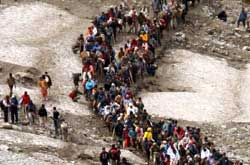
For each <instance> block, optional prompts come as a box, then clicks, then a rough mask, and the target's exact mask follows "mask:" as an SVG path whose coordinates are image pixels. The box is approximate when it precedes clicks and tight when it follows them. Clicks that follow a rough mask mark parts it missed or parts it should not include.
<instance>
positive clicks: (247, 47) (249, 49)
mask: <svg viewBox="0 0 250 165" xmlns="http://www.w3.org/2000/svg"><path fill="white" fill-rule="evenodd" d="M242 50H244V51H250V47H249V46H244V47H243V48H242Z"/></svg>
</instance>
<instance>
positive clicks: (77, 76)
mask: <svg viewBox="0 0 250 165" xmlns="http://www.w3.org/2000/svg"><path fill="white" fill-rule="evenodd" d="M81 76H82V74H81V73H73V83H74V85H75V88H76V89H78V87H79V81H80V77H81Z"/></svg>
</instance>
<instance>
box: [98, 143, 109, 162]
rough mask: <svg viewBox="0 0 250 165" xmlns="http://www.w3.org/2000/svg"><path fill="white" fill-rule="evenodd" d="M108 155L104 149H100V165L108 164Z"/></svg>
mask: <svg viewBox="0 0 250 165" xmlns="http://www.w3.org/2000/svg"><path fill="white" fill-rule="evenodd" d="M109 159H110V158H109V153H108V152H107V151H106V149H105V147H103V148H102V152H101V154H100V162H101V164H102V165H108V162H109Z"/></svg>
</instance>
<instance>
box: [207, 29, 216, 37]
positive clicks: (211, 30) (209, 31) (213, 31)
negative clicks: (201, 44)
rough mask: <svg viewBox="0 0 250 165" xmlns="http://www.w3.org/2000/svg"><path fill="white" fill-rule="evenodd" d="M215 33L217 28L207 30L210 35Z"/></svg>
mask: <svg viewBox="0 0 250 165" xmlns="http://www.w3.org/2000/svg"><path fill="white" fill-rule="evenodd" d="M215 33H216V29H215V28H213V29H208V30H207V34H209V35H214V34H215Z"/></svg>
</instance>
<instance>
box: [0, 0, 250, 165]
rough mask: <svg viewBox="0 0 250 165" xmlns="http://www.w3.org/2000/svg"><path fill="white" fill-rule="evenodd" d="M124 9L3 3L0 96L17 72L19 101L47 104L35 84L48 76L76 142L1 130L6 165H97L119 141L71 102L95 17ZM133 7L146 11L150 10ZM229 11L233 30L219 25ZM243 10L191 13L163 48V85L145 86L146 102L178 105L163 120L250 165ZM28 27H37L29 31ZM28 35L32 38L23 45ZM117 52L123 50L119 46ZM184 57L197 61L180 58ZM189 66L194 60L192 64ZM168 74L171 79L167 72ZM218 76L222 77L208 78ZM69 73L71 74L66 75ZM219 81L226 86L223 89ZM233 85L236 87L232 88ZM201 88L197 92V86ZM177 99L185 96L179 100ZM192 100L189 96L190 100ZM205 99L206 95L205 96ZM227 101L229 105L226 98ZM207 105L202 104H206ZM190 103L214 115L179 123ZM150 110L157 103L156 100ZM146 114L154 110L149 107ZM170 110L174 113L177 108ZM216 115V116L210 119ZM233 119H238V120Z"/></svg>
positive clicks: (44, 132) (54, 101)
mask: <svg viewBox="0 0 250 165" xmlns="http://www.w3.org/2000/svg"><path fill="white" fill-rule="evenodd" d="M118 3H120V2H119V1H115V0H110V1H109V0H105V1H104V0H96V1H86V0H53V1H50V0H40V1H39V2H37V1H35V0H18V1H17V2H14V0H2V4H3V5H1V8H0V19H1V22H0V26H1V27H4V28H2V29H1V30H0V39H1V42H0V43H1V44H0V45H1V46H0V57H1V60H2V62H1V63H0V64H1V73H0V74H1V78H0V84H1V90H0V91H1V94H5V93H6V92H7V86H6V85H5V79H6V77H7V76H8V73H9V72H13V73H15V75H16V76H17V77H18V76H19V77H20V80H19V83H18V87H17V89H16V94H18V95H20V94H21V93H22V92H23V91H24V90H27V91H28V92H29V93H30V94H31V96H32V97H33V98H34V100H35V102H36V103H39V104H40V103H41V101H40V98H39V97H37V95H38V93H39V91H38V90H37V87H36V85H35V84H36V80H37V77H38V76H39V75H40V74H41V73H43V72H44V71H45V70H46V71H49V73H50V74H51V76H52V77H53V80H54V82H55V84H54V86H53V88H52V89H51V91H50V92H51V93H50V95H51V101H49V103H48V107H49V109H50V108H51V107H52V106H53V105H56V106H58V107H59V109H60V110H61V111H62V112H63V113H64V118H65V119H66V120H67V121H68V122H69V126H70V140H69V142H63V141H61V140H60V139H54V138H53V135H52V134H51V131H52V129H51V126H50V125H49V126H48V129H42V128H40V127H38V126H34V127H30V126H24V125H19V126H14V127H13V128H12V129H13V130H6V129H3V128H6V126H4V125H3V124H0V125H1V127H2V128H1V129H0V139H1V140H0V155H1V156H0V164H16V163H18V164H27V163H29V164H35V163H38V164H98V163H97V162H98V157H96V155H98V153H99V151H100V149H101V147H102V146H109V145H110V143H111V142H112V139H111V137H110V133H109V132H108V131H107V129H106V128H105V126H104V125H103V122H102V121H100V120H99V118H97V117H96V116H95V115H93V114H92V113H91V111H89V110H88V107H87V105H86V102H85V101H82V102H81V103H80V104H76V103H72V102H70V100H68V98H67V94H68V92H69V90H70V89H71V87H72V83H71V74H72V73H73V72H77V71H80V68H81V64H80V60H79V58H78V57H77V56H75V55H73V54H72V52H71V50H70V48H71V45H72V43H73V42H74V40H75V38H76V37H77V36H78V34H79V33H82V32H83V30H84V29H86V27H87V26H88V23H89V22H90V19H91V18H93V16H94V15H96V14H98V13H99V12H100V11H102V10H104V9H105V8H107V7H109V6H110V5H114V4H118ZM129 3H130V4H135V3H136V4H137V5H138V6H140V5H142V4H143V3H144V2H143V1H139V2H136V1H129ZM222 8H225V9H226V11H227V13H228V14H229V15H230V16H229V21H228V23H223V22H221V21H220V20H218V19H216V13H217V12H218V11H219V10H220V9H222ZM27 9H28V10H27ZM240 9H241V2H240V1H239V0H224V1H215V4H214V6H212V7H210V6H209V5H208V4H207V3H206V2H205V0H204V2H202V3H201V4H200V5H199V6H198V7H196V8H195V9H193V10H190V13H189V15H188V17H187V24H186V25H185V26H184V28H179V29H177V30H176V31H171V32H168V33H166V34H165V37H164V40H163V47H162V49H160V50H158V55H159V60H158V63H159V66H160V67H159V70H158V72H157V77H156V78H148V79H147V80H145V81H144V82H142V87H143V90H142V91H141V93H142V95H143V94H144V93H153V94H155V93H156V92H157V93H160V94H159V96H156V97H155V98H156V99H158V98H159V97H162V96H166V99H168V100H169V99H171V98H172V100H171V102H173V105H175V109H176V111H174V110H172V111H171V114H166V115H162V114H161V116H160V117H163V116H164V117H173V118H178V119H180V122H181V124H183V125H191V126H197V127H200V128H201V129H202V132H203V133H204V135H205V136H208V137H209V138H211V139H212V140H213V141H214V142H215V144H216V146H217V147H218V148H220V149H221V150H222V151H225V152H227V153H228V156H229V157H230V158H231V159H239V160H242V161H243V162H244V164H250V159H249V158H250V141H249V129H250V127H249V122H250V118H249V116H248V115H249V112H248V108H249V107H250V106H248V104H247V103H245V102H247V98H248V95H247V94H245V93H243V94H242V95H241V97H242V98H246V99H245V101H242V102H243V103H241V102H240V100H242V99H238V94H239V93H241V92H238V84H241V83H238V82H241V81H242V80H243V79H245V78H248V76H247V75H248V72H247V68H248V63H249V59H250V53H249V52H248V51H249V47H248V45H249V42H250V41H249V37H250V34H249V33H248V31H246V30H244V29H242V28H239V29H237V28H235V27H236V25H235V23H236V20H237V17H238V13H239V11H240ZM13 11H15V12H13ZM36 11H38V12H36ZM20 13H21V14H20ZM12 16H13V17H12ZM27 23H30V24H31V25H30V26H27ZM27 29H29V30H27ZM23 34H27V35H25V37H23ZM125 39H126V37H121V38H120V39H119V40H120V41H123V40H125ZM116 47H119V44H118V45H116ZM180 51H184V52H185V51H186V53H187V54H188V53H190V54H189V55H185V53H183V55H179V54H181V53H180ZM192 53H197V55H195V54H194V55H193V54H192ZM7 54H8V56H7ZM175 56H176V57H175ZM182 57H183V58H182ZM187 57H188V58H187ZM20 58H21V59H20ZM27 59H28V60H27ZM190 59H193V60H192V61H191V62H190V63H189V60H190ZM68 61H71V62H70V63H68ZM218 61H219V62H218ZM185 62H186V63H185ZM201 62H202V63H201ZM66 64H67V65H66ZM182 64H185V65H182ZM208 64H209V65H208ZM189 66H193V70H190V71H189V70H187V68H192V67H189ZM215 67H216V68H215ZM171 68H172V69H171ZM173 68H177V69H179V70H177V69H173ZM197 68H200V69H198V70H197ZM209 69H210V70H209ZM166 70H167V71H168V72H165V71H166ZM214 70H216V72H218V74H213V73H209V72H214ZM62 71H64V72H63V73H61V72H62ZM180 71H183V72H180ZM188 71H189V72H188ZM222 71H223V72H222ZM192 72H193V73H192ZM241 72H244V73H243V74H242V73H241ZM166 73H168V74H166ZM208 73H209V74H208ZM190 75H191V76H190ZM203 75H209V76H203ZM225 75H226V76H225ZM239 75H241V76H239ZM217 77H218V79H217ZM220 77H222V78H220ZM27 80H29V81H31V80H32V81H33V83H28V84H27ZM220 81H221V82H223V83H219V82H220ZM234 81H235V82H237V83H233V82H234ZM244 81H245V80H244ZM244 81H243V82H244ZM197 82H199V83H198V85H197V84H195V83H197ZM247 82H248V81H246V82H244V85H242V86H243V87H241V88H243V89H242V91H244V89H246V93H247V89H248V88H247V87H248V83H247ZM217 84H219V85H217ZM231 86H233V87H231ZM210 87H211V91H212V92H211V93H210V91H207V90H206V91H204V92H200V91H203V89H210ZM212 87H213V88H212ZM235 89H237V90H235ZM58 91H60V92H58ZM225 91H226V92H225ZM235 91H237V92H235ZM161 92H164V94H163V93H161ZM175 92H177V93H178V94H177V95H176V96H175ZM185 92H186V93H187V94H186V96H184V97H183V96H182V94H183V93H185ZM157 93H156V94H157ZM189 93H197V96H196V97H194V99H190V98H192V97H190V95H189ZM199 93H202V94H203V95H198V94H199ZM204 93H206V95H204ZM184 95H185V94H184ZM224 95H226V96H228V97H225V98H223V96H224ZM150 96H151V95H150ZM205 96H206V97H205ZM213 96H214V98H212V97H213ZM200 97H202V98H203V100H202V99H201V100H200V99H199V98H200ZM152 98H153V97H152ZM176 98H179V100H177V99H176ZM145 99H147V98H145ZM218 100H219V101H218ZM243 100H244V99H243ZM145 101H147V100H145ZM192 101H194V102H192ZM190 102H191V103H192V105H195V104H193V103H197V102H199V104H198V105H199V106H197V107H196V108H194V107H192V106H190V109H194V110H197V111H198V110H199V109H200V107H202V106H201V105H203V107H204V108H205V109H202V110H203V111H204V112H207V114H208V116H205V115H203V117H201V116H199V114H202V111H199V113H198V112H197V114H194V115H192V114H191V115H190V116H188V117H190V118H188V117H187V118H186V117H180V116H183V115H182V114H180V113H179V112H178V111H177V110H178V108H179V110H180V112H183V109H182V107H180V106H179V105H180V103H181V105H182V106H186V105H190ZM200 102H201V103H200ZM214 102H216V103H214ZM231 102H232V104H231ZM147 103H151V102H150V100H149V101H147ZM147 103H145V104H147ZM204 103H206V104H204ZM210 103H211V105H210ZM157 105H160V104H157ZM177 105H178V106H177ZM221 105H223V106H221ZM147 106H148V108H149V110H150V105H147ZM147 106H146V108H147ZM241 106H243V108H241ZM169 107H170V108H171V105H169ZM218 107H219V109H220V108H221V109H220V110H221V111H219V112H218V114H219V115H220V113H221V115H222V117H221V118H217V116H218V114H217V113H216V115H214V116H209V115H210V114H212V112H216V111H217V108H218ZM154 108H157V107H154ZM186 108H187V109H188V107H186ZM212 109H214V111H212V112H211V113H210V110H212ZM226 109H228V111H226ZM241 109H243V111H241ZM162 111H164V109H163V110H162ZM152 114H153V115H155V117H156V118H158V117H159V116H157V115H156V114H155V113H152ZM227 114H228V115H227ZM234 115H235V116H237V117H238V116H239V117H238V118H234ZM224 117H225V121H224V120H223V119H224ZM201 119H204V120H201ZM208 119H209V120H208ZM243 119H244V120H243ZM241 121H244V123H243V122H241ZM93 125H94V126H93ZM7 128H9V126H7ZM123 154H124V155H125V156H126V157H127V158H129V159H130V160H131V161H132V162H133V163H134V164H144V160H143V159H141V158H140V157H137V156H136V155H134V154H132V153H131V152H129V151H123ZM141 157H142V156H141Z"/></svg>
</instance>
